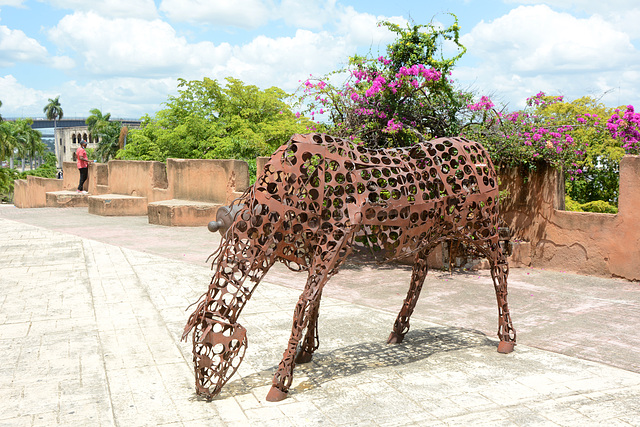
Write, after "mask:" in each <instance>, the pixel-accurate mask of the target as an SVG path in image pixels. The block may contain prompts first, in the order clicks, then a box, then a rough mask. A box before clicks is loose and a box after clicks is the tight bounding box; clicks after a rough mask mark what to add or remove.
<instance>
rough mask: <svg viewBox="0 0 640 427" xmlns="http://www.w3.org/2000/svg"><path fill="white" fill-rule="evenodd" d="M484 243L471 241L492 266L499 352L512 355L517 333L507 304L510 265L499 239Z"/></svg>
mask: <svg viewBox="0 0 640 427" xmlns="http://www.w3.org/2000/svg"><path fill="white" fill-rule="evenodd" d="M493 240H494V241H491V240H486V241H484V242H477V241H471V242H470V243H472V244H475V245H476V247H477V248H478V249H479V250H480V251H481V252H482V253H484V254H485V256H486V257H487V259H488V260H489V263H490V264H491V278H492V279H493V287H494V288H495V291H496V299H497V300H498V338H500V344H499V345H498V352H500V353H511V352H512V351H513V347H514V346H515V345H516V331H515V329H514V328H513V325H512V323H511V315H510V314H509V305H508V304H507V277H508V276H509V264H508V263H507V259H506V257H505V256H504V254H503V253H502V248H501V247H500V245H499V244H498V241H497V238H495V239H493Z"/></svg>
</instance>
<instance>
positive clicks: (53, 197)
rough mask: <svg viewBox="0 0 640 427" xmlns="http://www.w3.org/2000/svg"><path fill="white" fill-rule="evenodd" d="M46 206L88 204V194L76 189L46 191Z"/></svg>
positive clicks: (68, 206) (66, 206) (78, 205)
mask: <svg viewBox="0 0 640 427" xmlns="http://www.w3.org/2000/svg"><path fill="white" fill-rule="evenodd" d="M46 206H47V207H48V208H76V207H84V206H89V196H88V195H87V194H84V193H78V192H77V191H66V190H63V191H50V192H48V193H46Z"/></svg>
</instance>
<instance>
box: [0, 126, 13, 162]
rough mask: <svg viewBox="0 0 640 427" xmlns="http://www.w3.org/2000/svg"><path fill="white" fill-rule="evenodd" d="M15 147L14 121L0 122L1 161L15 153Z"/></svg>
mask: <svg viewBox="0 0 640 427" xmlns="http://www.w3.org/2000/svg"><path fill="white" fill-rule="evenodd" d="M14 147H15V140H14V137H13V132H12V123H11V122H2V123H0V161H2V160H5V159H8V158H9V157H11V156H12V155H13V148H14Z"/></svg>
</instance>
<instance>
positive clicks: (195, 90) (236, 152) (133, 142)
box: [118, 77, 314, 165]
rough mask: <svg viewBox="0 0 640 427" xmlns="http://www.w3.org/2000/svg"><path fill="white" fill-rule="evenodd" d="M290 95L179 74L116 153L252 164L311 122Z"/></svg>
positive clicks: (127, 156) (143, 157)
mask: <svg viewBox="0 0 640 427" xmlns="http://www.w3.org/2000/svg"><path fill="white" fill-rule="evenodd" d="M289 98H290V95H288V94H287V93H285V92H284V91H283V90H281V89H279V88H276V87H272V88H269V89H266V90H261V89H260V88H258V87H256V86H252V85H245V84H244V83H243V82H242V81H240V80H238V79H234V78H231V77H228V78H227V79H226V85H224V86H222V85H221V84H220V83H219V82H218V81H217V80H213V79H209V78H206V77H205V78H204V79H203V80H193V81H187V80H184V79H179V80H178V95H177V96H170V97H169V100H168V101H167V102H166V103H165V105H166V108H165V109H163V110H161V111H158V112H157V113H156V114H155V116H154V117H150V116H145V117H143V118H142V123H141V127H140V129H132V130H131V131H130V132H129V135H128V138H127V146H126V147H125V148H124V149H123V150H121V151H120V152H119V153H118V158H122V159H141V160H158V161H165V160H166V159H167V158H169V157H174V158H205V159H214V158H235V159H242V160H247V161H249V162H250V164H251V163H253V164H254V165H255V159H256V157H257V156H263V155H270V154H271V153H272V152H273V151H274V150H275V149H276V148H277V147H279V146H280V145H282V144H283V143H285V142H286V141H287V140H288V139H289V138H290V137H291V135H292V134H294V133H302V132H305V131H307V129H309V128H310V126H313V125H314V123H312V122H311V121H309V120H308V119H305V118H299V117H296V115H295V114H294V113H293V112H292V111H291V109H290V107H289V104H288V103H287V101H288V100H289Z"/></svg>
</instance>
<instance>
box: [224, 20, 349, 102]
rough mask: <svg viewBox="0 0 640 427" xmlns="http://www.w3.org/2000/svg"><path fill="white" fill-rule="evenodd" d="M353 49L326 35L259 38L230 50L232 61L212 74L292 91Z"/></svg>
mask: <svg viewBox="0 0 640 427" xmlns="http://www.w3.org/2000/svg"><path fill="white" fill-rule="evenodd" d="M352 50H353V46H350V45H348V44H346V43H345V40H344V39H342V38H339V37H335V36H333V35H331V34H330V33H327V32H319V33H314V32H311V31H308V30H298V31H296V33H295V36H294V37H280V38H269V37H266V36H259V37H257V38H255V39H254V40H253V41H251V42H250V43H248V44H246V45H244V46H239V47H236V48H234V49H233V57H232V58H231V59H230V60H229V62H227V63H226V64H224V65H222V66H218V67H217V68H216V69H214V70H212V71H214V72H215V73H216V75H217V77H226V76H233V77H236V78H239V79H241V80H243V81H245V82H246V83H251V84H256V85H259V86H261V87H267V86H278V87H281V88H282V89H284V90H286V91H289V92H291V91H294V90H295V89H296V88H297V87H298V85H299V83H298V81H299V80H301V79H306V78H307V77H308V76H309V73H310V72H314V73H316V74H318V75H321V74H324V73H328V72H330V71H332V70H334V69H335V68H336V64H338V63H339V62H340V61H343V60H345V58H346V57H347V55H348V54H349V53H352Z"/></svg>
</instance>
